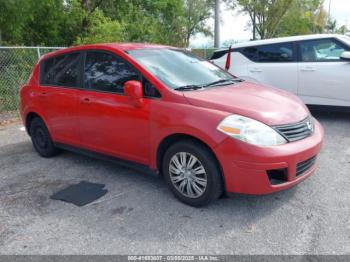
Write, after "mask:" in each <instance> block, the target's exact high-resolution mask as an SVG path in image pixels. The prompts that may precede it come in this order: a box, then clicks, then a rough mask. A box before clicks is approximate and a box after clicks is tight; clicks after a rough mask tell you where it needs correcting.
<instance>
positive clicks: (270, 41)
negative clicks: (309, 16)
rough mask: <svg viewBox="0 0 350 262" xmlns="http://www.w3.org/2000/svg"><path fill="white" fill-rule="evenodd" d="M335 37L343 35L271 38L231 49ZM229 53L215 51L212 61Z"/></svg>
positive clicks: (245, 43) (243, 43) (226, 49)
mask: <svg viewBox="0 0 350 262" xmlns="http://www.w3.org/2000/svg"><path fill="white" fill-rule="evenodd" d="M334 37H336V38H338V37H342V35H338V34H314V35H299V36H287V37H278V38H271V39H264V40H255V41H248V42H242V43H237V44H233V45H232V46H231V47H232V49H235V48H242V47H249V46H259V45H268V44H278V43H284V42H294V41H302V40H314V39H323V38H334ZM227 51H228V48H225V49H219V50H216V51H214V54H213V56H212V58H211V59H217V58H220V57H221V56H223V55H224V54H226V53H227Z"/></svg>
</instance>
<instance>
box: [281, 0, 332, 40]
mask: <svg viewBox="0 0 350 262" xmlns="http://www.w3.org/2000/svg"><path fill="white" fill-rule="evenodd" d="M326 24H327V13H326V11H325V10H324V8H323V1H322V0H298V1H293V3H292V5H291V7H290V8H289V10H288V12H287V13H286V15H285V16H284V17H283V19H282V21H281V23H280V25H279V27H278V30H277V33H276V35H277V36H289V35H305V34H315V33H323V32H324V29H325V27H326Z"/></svg>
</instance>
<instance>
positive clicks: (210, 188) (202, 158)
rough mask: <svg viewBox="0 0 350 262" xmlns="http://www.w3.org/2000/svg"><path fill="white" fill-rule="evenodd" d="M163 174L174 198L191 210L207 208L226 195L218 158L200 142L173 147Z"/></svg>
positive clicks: (183, 142) (164, 164)
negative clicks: (206, 206)
mask: <svg viewBox="0 0 350 262" xmlns="http://www.w3.org/2000/svg"><path fill="white" fill-rule="evenodd" d="M184 161H185V162H184ZM183 163H186V164H185V165H184V164H183ZM191 165H193V166H192V167H191ZM185 166H186V168H185ZM203 172H204V173H203ZM162 173H163V175H164V178H165V180H166V182H167V184H168V186H169V188H170V189H171V191H172V192H173V194H174V195H175V197H177V198H178V199H179V200H180V201H182V202H183V203H185V204H188V205H190V206H195V207H200V206H205V205H208V204H209V203H211V202H212V201H214V200H216V199H218V198H219V197H220V195H221V194H222V192H223V188H224V187H223V181H222V177H221V172H220V168H219V166H218V164H217V161H216V159H215V157H214V156H213V155H212V153H211V152H210V151H209V149H208V148H206V147H205V146H204V145H202V144H201V143H199V142H197V141H193V140H184V141H181V142H178V143H176V144H174V145H172V146H170V147H169V148H168V150H167V151H166V152H165V155H164V158H163V164H162ZM205 180H206V183H205V182H204V181H205ZM188 184H190V186H188ZM200 189H201V190H200Z"/></svg>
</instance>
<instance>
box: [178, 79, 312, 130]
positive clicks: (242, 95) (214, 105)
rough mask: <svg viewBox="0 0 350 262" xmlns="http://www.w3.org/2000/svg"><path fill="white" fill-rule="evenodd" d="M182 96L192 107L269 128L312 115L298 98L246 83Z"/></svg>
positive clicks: (192, 92) (277, 90) (287, 93)
mask: <svg viewBox="0 0 350 262" xmlns="http://www.w3.org/2000/svg"><path fill="white" fill-rule="evenodd" d="M183 94H184V96H185V97H186V98H187V100H188V102H189V103H190V104H192V105H195V106H200V107H205V108H210V109H215V110H220V111H225V112H229V113H232V114H239V115H242V116H246V117H249V118H252V119H255V120H258V121H260V122H263V123H265V124H267V125H283V124H290V123H295V122H299V121H301V120H303V119H305V118H306V117H307V116H308V115H309V114H310V112H309V110H308V109H307V107H306V106H305V105H304V103H303V102H302V101H301V100H300V99H299V98H298V97H297V96H295V95H293V94H291V93H289V92H287V91H284V90H280V89H276V88H272V87H267V86H262V85H258V84H254V83H250V82H246V81H245V82H241V83H237V84H233V85H228V86H218V87H212V88H207V89H203V90H195V91H186V92H183Z"/></svg>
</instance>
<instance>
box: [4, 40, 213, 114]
mask: <svg viewBox="0 0 350 262" xmlns="http://www.w3.org/2000/svg"><path fill="white" fill-rule="evenodd" d="M58 49H62V47H1V46H0V113H3V112H11V111H16V110H18V108H19V94H18V93H19V88H20V87H21V86H22V85H24V84H25V83H26V81H27V80H28V77H29V75H30V74H31V72H32V70H33V67H34V65H35V63H36V62H37V61H38V59H39V58H40V56H42V55H43V54H46V53H48V52H52V51H55V50H58ZM214 50H215V49H192V52H193V53H195V54H196V55H198V56H200V57H203V58H205V59H208V58H210V56H211V55H212V54H213V52H214Z"/></svg>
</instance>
